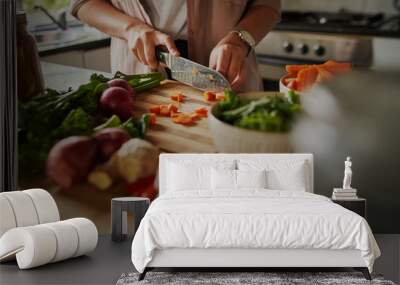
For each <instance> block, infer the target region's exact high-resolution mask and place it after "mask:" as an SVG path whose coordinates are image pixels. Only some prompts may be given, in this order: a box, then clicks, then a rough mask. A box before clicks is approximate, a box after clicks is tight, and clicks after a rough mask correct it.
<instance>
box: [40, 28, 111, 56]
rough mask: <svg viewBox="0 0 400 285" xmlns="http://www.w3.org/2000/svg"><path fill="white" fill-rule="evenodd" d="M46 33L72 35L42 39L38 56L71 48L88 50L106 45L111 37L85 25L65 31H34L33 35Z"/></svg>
mask: <svg viewBox="0 0 400 285" xmlns="http://www.w3.org/2000/svg"><path fill="white" fill-rule="evenodd" d="M46 33H50V34H51V33H60V34H61V33H70V34H71V35H72V36H71V37H70V38H69V39H66V40H63V41H59V42H57V41H50V40H49V41H43V42H39V43H38V50H39V55H40V56H46V55H51V54H57V53H61V52H67V51H71V50H89V49H97V48H102V47H107V46H109V45H110V43H111V38H110V37H109V36H108V35H106V34H104V33H102V32H100V31H98V30H96V29H94V28H90V27H87V26H78V27H70V28H68V29H67V30H66V31H65V32H63V31H60V30H55V31H44V32H40V33H35V36H41V35H46Z"/></svg>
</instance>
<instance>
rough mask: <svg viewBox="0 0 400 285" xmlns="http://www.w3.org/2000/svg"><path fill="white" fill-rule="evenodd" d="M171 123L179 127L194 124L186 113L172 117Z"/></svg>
mask: <svg viewBox="0 0 400 285" xmlns="http://www.w3.org/2000/svg"><path fill="white" fill-rule="evenodd" d="M172 121H173V122H174V123H176V124H181V125H191V124H193V123H194V122H193V120H192V118H191V116H190V114H186V113H180V114H177V115H176V116H174V117H172Z"/></svg>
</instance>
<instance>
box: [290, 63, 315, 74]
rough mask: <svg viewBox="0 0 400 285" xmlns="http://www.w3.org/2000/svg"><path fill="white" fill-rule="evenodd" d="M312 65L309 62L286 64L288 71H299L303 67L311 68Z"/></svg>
mask: <svg viewBox="0 0 400 285" xmlns="http://www.w3.org/2000/svg"><path fill="white" fill-rule="evenodd" d="M310 66H311V65H309V64H299V65H297V64H292V65H286V67H285V69H286V71H287V72H288V73H294V74H296V73H298V72H299V71H300V70H302V69H306V68H309V67H310Z"/></svg>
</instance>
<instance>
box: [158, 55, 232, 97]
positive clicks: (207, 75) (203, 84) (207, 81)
mask: <svg viewBox="0 0 400 285" xmlns="http://www.w3.org/2000/svg"><path fill="white" fill-rule="evenodd" d="M156 55H157V59H158V61H159V62H161V63H164V64H165V65H166V66H167V67H168V68H169V69H170V70H171V77H172V78H173V79H175V80H177V81H179V82H182V83H184V84H187V85H190V86H193V87H195V88H198V89H201V90H204V91H214V92H221V91H223V90H224V89H230V88H231V86H230V84H229V82H228V80H226V79H225V77H224V76H223V75H222V74H221V73H219V72H217V71H215V70H213V69H211V68H208V67H206V66H204V65H201V64H198V63H196V62H193V61H191V60H188V59H186V58H183V57H179V56H174V55H172V54H170V53H168V52H165V51H163V50H161V49H160V48H156Z"/></svg>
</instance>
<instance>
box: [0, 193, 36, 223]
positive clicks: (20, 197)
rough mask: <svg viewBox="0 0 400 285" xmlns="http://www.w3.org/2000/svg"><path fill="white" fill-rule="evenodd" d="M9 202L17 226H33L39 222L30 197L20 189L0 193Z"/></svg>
mask: <svg viewBox="0 0 400 285" xmlns="http://www.w3.org/2000/svg"><path fill="white" fill-rule="evenodd" d="M0 195H2V196H3V197H5V198H6V199H7V200H8V202H10V205H11V208H12V209H13V212H14V215H15V221H16V224H17V227H26V226H33V225H37V224H38V223H39V219H38V214H37V212H36V208H35V205H34V204H33V201H32V199H31V197H30V196H29V195H28V194H26V193H24V192H22V191H11V192H3V193H0Z"/></svg>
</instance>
